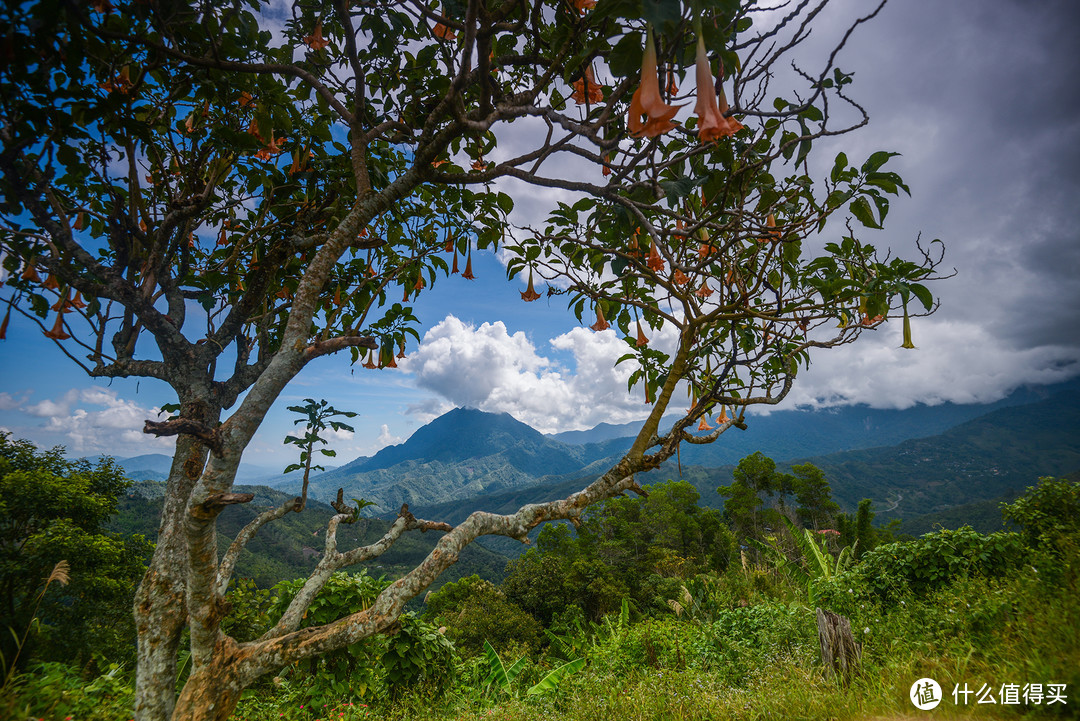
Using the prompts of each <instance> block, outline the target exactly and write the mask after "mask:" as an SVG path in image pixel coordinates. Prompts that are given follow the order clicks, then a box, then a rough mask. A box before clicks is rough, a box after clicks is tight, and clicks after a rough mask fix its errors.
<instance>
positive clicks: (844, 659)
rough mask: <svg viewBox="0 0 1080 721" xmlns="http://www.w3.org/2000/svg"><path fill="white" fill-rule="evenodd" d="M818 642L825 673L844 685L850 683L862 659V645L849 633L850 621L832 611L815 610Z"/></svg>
mask: <svg viewBox="0 0 1080 721" xmlns="http://www.w3.org/2000/svg"><path fill="white" fill-rule="evenodd" d="M817 628H818V641H819V642H820V643H821V662H822V663H823V664H825V669H826V673H827V674H828V675H830V676H836V677H838V678H840V679H841V681H843V683H844V685H845V686H846V685H847V684H849V683H851V677H852V675H853V674H854V673H855V671H856V669H857V668H858V666H859V660H860V659H861V658H862V644H860V643H858V642H857V641H856V640H855V636H854V635H853V634H852V633H851V621H849V620H848V619H846V618H844V617H843V616H841V615H839V614H836V613H833V612H832V611H822V610H821V609H820V608H819V609H817Z"/></svg>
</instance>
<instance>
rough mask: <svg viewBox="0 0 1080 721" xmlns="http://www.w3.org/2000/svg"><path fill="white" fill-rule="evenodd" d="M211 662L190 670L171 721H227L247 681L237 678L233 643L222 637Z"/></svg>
mask: <svg viewBox="0 0 1080 721" xmlns="http://www.w3.org/2000/svg"><path fill="white" fill-rule="evenodd" d="M213 659H214V660H213V662H212V663H210V664H207V665H205V666H201V667H199V668H195V669H193V670H192V672H191V675H190V676H189V677H188V680H187V683H185V684H184V688H183V690H182V691H181V692H180V698H179V699H177V701H176V710H175V711H174V712H173V716H172V721H227V719H228V718H229V717H230V716H231V715H232V713H233V711H235V710H236V705H237V704H238V703H239V702H240V694H241V693H243V691H244V688H245V686H247V684H248V683H250V681H249V680H248V681H245V680H242V679H241V678H240V674H239V671H240V667H241V666H242V665H243V662H242V660H240V659H238V658H237V654H236V644H235V643H234V642H233V641H232V639H230V638H228V637H226V636H222V637H221V641H220V642H219V643H218V644H217V646H216V648H215V649H214V654H213Z"/></svg>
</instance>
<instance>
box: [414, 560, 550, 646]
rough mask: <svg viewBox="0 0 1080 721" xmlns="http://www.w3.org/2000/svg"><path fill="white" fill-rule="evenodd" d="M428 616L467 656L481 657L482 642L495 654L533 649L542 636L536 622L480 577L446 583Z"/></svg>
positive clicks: (430, 601) (431, 601) (433, 596)
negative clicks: (442, 626) (445, 628)
mask: <svg viewBox="0 0 1080 721" xmlns="http://www.w3.org/2000/svg"><path fill="white" fill-rule="evenodd" d="M427 615H428V616H429V617H431V618H435V619H437V620H438V622H439V623H443V624H445V625H446V627H447V633H448V634H449V636H450V638H451V639H453V641H454V643H455V644H456V645H457V647H458V648H459V649H461V651H462V652H463V653H466V654H468V655H476V654H479V653H481V652H482V651H483V647H484V641H489V642H490V643H491V645H492V646H494V647H495V648H496V650H498V651H502V650H504V649H505V648H507V647H508V646H518V647H523V648H525V649H530V648H531V649H536V648H538V647H539V646H540V642H541V639H542V634H543V628H542V627H541V625H540V623H539V621H537V620H536V619H535V618H533V617H532V616H530V615H529V614H528V613H526V612H525V611H523V610H522V609H521V608H520V607H519V606H517V604H515V603H513V602H511V601H510V600H508V599H507V597H506V594H504V593H503V592H502V591H501V590H499V589H497V588H496V587H495V586H494V585H493V584H492V583H491V582H490V581H485V580H484V579H482V578H480V577H479V576H469V577H467V578H462V579H461V580H459V581H455V582H454V583H448V584H446V585H445V586H443V587H442V588H440V589H439V590H438V591H436V592H434V593H432V594H431V597H430V598H429V599H428V602H427Z"/></svg>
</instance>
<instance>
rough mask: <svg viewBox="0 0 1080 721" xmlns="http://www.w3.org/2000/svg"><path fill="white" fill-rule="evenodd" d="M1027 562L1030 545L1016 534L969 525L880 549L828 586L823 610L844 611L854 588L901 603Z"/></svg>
mask: <svg viewBox="0 0 1080 721" xmlns="http://www.w3.org/2000/svg"><path fill="white" fill-rule="evenodd" d="M1023 560H1024V545H1023V543H1022V542H1021V539H1020V536H1019V535H1017V534H1015V533H1006V532H998V533H991V534H989V535H983V534H981V533H978V532H976V531H974V530H972V529H971V528H970V527H969V526H964V527H963V528H960V529H957V530H955V531H949V530H943V531H938V532H937V533H928V534H926V535H924V536H922V537H921V538H917V539H915V540H913V541H901V542H897V543H890V544H888V545H886V546H878V547H877V548H875V549H874V550H872V551H869V552H867V553H866V554H864V555H863V557H862V560H861V561H860V562H859V564H858V565H857V566H855V567H854V568H852V569H851V570H849V571H847V572H845V573H842V574H840V575H839V576H837V578H836V579H834V581H833V582H832V583H831V584H826V585H823V588H822V590H821V593H820V600H821V602H822V605H826V606H829V607H830V608H833V609H834V610H837V611H839V612H841V613H842V612H843V609H844V608H845V606H846V604H847V602H846V601H845V600H844V599H843V598H842V596H843V594H845V593H848V591H849V589H853V590H854V593H855V594H863V593H865V594H866V595H867V596H868V597H869V598H870V599H871V600H873V601H876V602H887V603H895V602H896V601H897V600H899V599H901V598H902V597H903V596H904V595H905V594H906V593H909V592H910V593H911V594H913V595H914V596H916V597H925V596H926V595H927V594H929V593H931V592H933V591H935V590H937V589H940V588H943V587H945V586H946V585H948V584H949V583H951V582H952V581H954V580H956V579H959V578H965V577H968V576H972V575H977V574H981V575H984V576H1000V575H1005V574H1007V573H1009V572H1011V571H1013V570H1014V569H1016V568H1017V567H1019V566H1020V564H1021V563H1022V562H1023Z"/></svg>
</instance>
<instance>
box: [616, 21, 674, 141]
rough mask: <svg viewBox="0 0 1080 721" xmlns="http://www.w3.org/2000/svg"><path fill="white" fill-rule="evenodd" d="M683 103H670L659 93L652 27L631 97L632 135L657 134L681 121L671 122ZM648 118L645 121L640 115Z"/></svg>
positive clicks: (653, 135) (648, 31)
mask: <svg viewBox="0 0 1080 721" xmlns="http://www.w3.org/2000/svg"><path fill="white" fill-rule="evenodd" d="M681 107H682V106H681V105H668V104H667V103H665V102H664V99H663V98H662V97H660V77H659V76H658V75H657V74H656V44H655V43H654V42H653V36H652V27H651V26H650V27H649V29H648V30H647V32H646V36H645V54H644V55H643V56H642V59H641V84H640V85H638V89H637V90H635V91H634V95H633V97H632V98H630V122H629V125H630V135H631V136H633V137H635V138H655V137H656V136H657V135H663V134H664V133H666V132H668V131H669V130H671V129H672V128H675V127H678V123H673V122H671V119H672V118H674V117H675V114H676V113H678V112H679V109H680V108H681ZM642 115H644V116H645V117H646V118H647V119H646V120H645V121H644V122H642V119H641V116H642Z"/></svg>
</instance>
